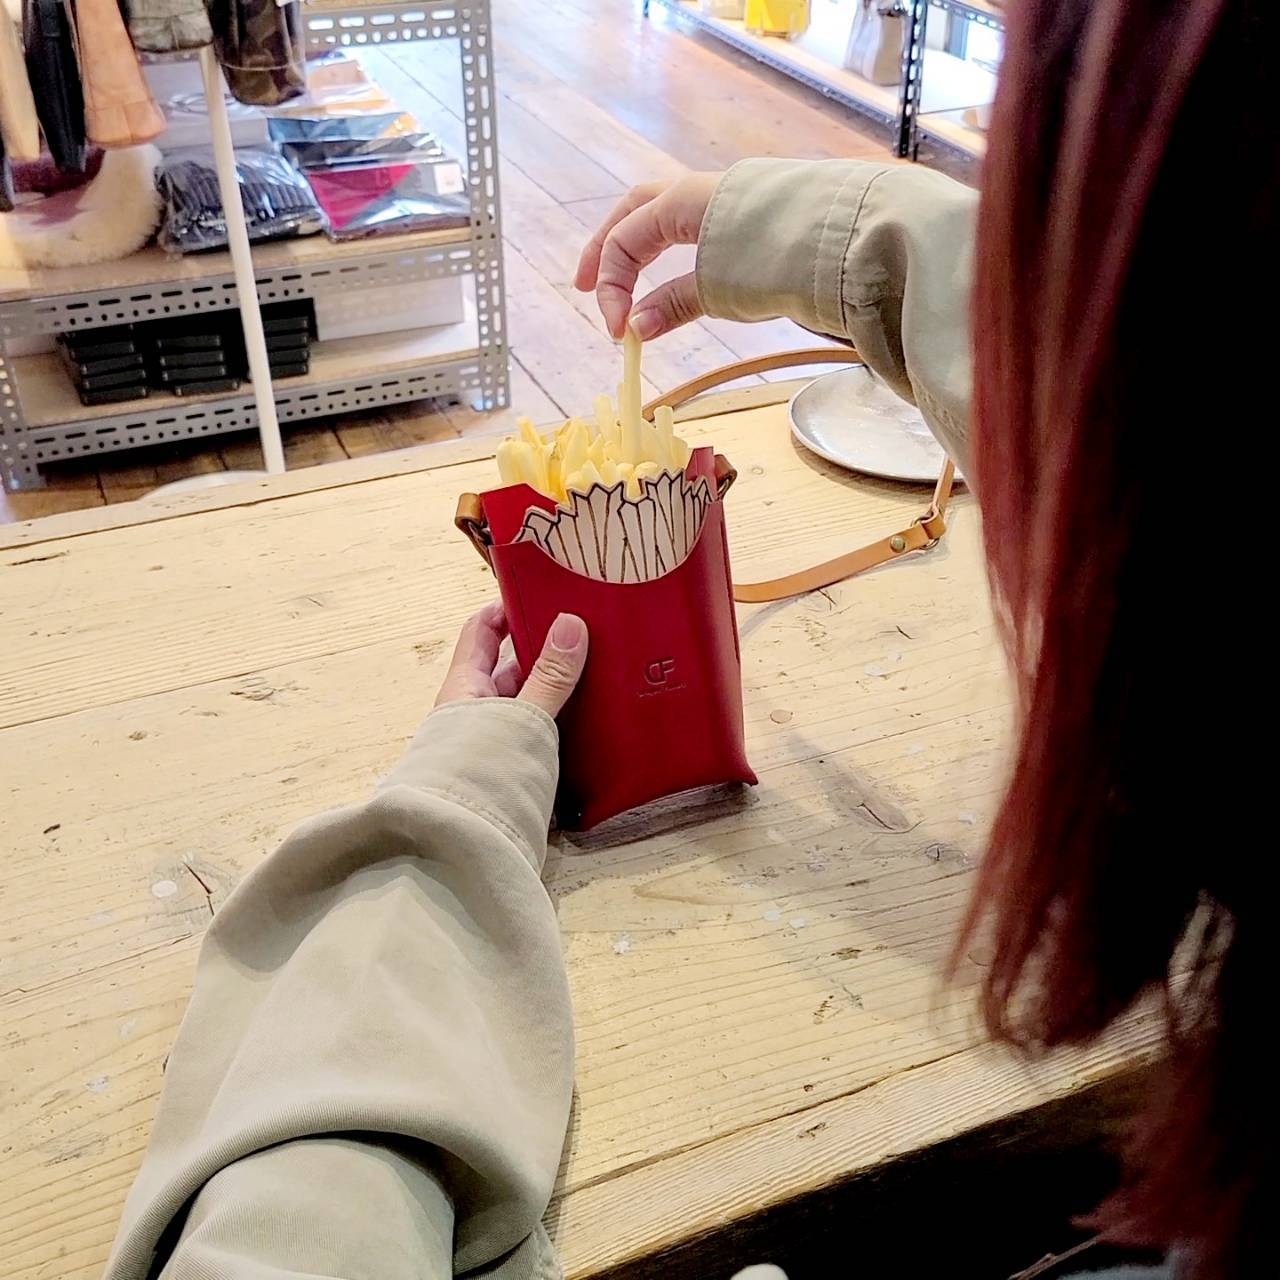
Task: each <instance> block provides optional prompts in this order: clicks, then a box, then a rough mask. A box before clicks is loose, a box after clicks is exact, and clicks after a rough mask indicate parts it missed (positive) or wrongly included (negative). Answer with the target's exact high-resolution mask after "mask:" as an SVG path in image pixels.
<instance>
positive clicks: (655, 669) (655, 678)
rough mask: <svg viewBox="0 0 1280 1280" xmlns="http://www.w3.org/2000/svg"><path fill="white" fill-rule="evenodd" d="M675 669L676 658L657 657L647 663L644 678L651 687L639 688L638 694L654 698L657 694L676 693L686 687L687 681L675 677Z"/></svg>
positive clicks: (642, 696)
mask: <svg viewBox="0 0 1280 1280" xmlns="http://www.w3.org/2000/svg"><path fill="white" fill-rule="evenodd" d="M675 670H676V660H675V659H674V658H655V659H654V660H653V661H652V662H649V663H646V664H645V668H644V678H645V682H646V683H647V684H648V686H649V687H648V688H647V689H637V690H636V693H637V696H639V697H641V698H652V697H653V696H654V695H655V694H659V693H675V692H676V691H677V690H679V689H683V688H685V682H684V681H683V680H677V679H676V678H675Z"/></svg>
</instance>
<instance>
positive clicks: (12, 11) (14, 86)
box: [0, 0, 40, 161]
mask: <svg viewBox="0 0 1280 1280" xmlns="http://www.w3.org/2000/svg"><path fill="white" fill-rule="evenodd" d="M0 152H7V153H8V156H9V159H10V160H11V161H12V160H34V159H35V158H36V156H38V155H39V154H40V120H39V117H37V115H36V104H35V99H34V98H33V97H32V95H31V81H30V80H29V79H28V77H27V64H26V59H25V57H24V55H23V52H22V4H21V0H0Z"/></svg>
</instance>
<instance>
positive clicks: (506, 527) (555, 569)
mask: <svg viewBox="0 0 1280 1280" xmlns="http://www.w3.org/2000/svg"><path fill="white" fill-rule="evenodd" d="M688 474H689V475H690V477H693V476H695V475H706V476H707V477H708V479H709V481H710V484H711V491H712V493H713V494H715V493H716V480H715V469H714V461H713V457H712V452H711V450H710V449H699V450H696V451H695V452H694V456H693V458H692V459H691V460H690V463H689V471H688ZM480 501H481V504H482V506H483V510H484V514H485V519H486V523H487V524H488V526H489V536H490V538H491V539H492V546H491V549H490V552H491V556H492V564H493V569H494V573H495V574H496V576H497V579H498V587H499V590H500V591H501V593H502V601H503V605H504V606H505V608H506V614H507V622H508V625H509V626H510V629H511V638H512V642H513V644H514V647H515V652H516V658H517V660H518V661H519V663H520V666H521V669H522V670H523V671H524V672H525V673H526V674H527V673H528V671H529V669H530V667H531V666H532V664H533V661H534V659H535V658H536V657H537V656H538V653H539V652H540V651H541V649H542V644H543V641H544V639H545V638H546V634H547V632H548V631H549V630H550V628H551V624H552V623H553V622H554V621H555V619H556V617H557V615H559V614H561V613H575V614H577V615H578V616H579V617H581V618H582V619H583V620H584V621H585V622H586V624H587V627H588V629H589V632H590V637H591V640H590V651H589V656H588V658H587V666H586V671H585V672H584V673H583V677H582V680H581V683H580V684H579V685H578V688H577V691H576V692H575V693H574V695H573V697H572V699H571V700H570V702H569V704H568V706H567V707H566V708H565V709H564V711H563V712H561V715H560V744H561V746H560V754H561V775H560V792H559V796H558V798H557V801H556V813H557V816H558V818H559V821H560V825H561V826H563V827H566V828H568V829H571V830H582V829H585V828H587V827H592V826H595V825H596V824H597V823H600V822H603V821H604V820H605V819H606V818H611V817H613V816H614V815H615V814H619V813H622V812H624V811H625V810H627V809H632V808H635V807H636V806H637V805H641V804H645V803H647V802H648V801H651V800H656V799H658V798H659V797H661V796H667V795H671V794H673V793H675V792H678V791H687V790H689V789H690V788H693V787H701V786H707V785H710V784H713V783H727V782H747V783H754V782H755V781H756V776H755V774H754V773H753V772H752V769H751V766H750V765H749V764H748V763H747V756H746V748H745V744H744V735H743V723H742V672H741V660H740V655H739V649H738V627H737V620H736V618H735V615H734V605H733V587H732V582H733V579H732V576H731V574H730V571H729V547H728V540H727V537H726V533H725V522H724V505H723V503H722V502H721V501H720V497H719V496H717V497H716V498H715V499H714V500H713V501H712V502H710V503H709V504H708V506H707V512H706V516H705V517H704V520H703V525H702V529H701V532H700V533H699V534H698V537H697V541H696V542H695V544H694V546H693V547H692V549H691V550H690V551H689V553H688V555H687V556H686V557H685V559H684V560H683V561H681V562H680V563H679V564H678V565H676V567H675V568H674V569H671V570H670V571H669V572H667V573H665V574H664V575H663V576H661V577H658V578H653V579H651V580H649V581H647V582H629V583H617V582H602V581H598V580H596V579H594V578H589V577H586V576H585V575H583V574H580V573H576V572H575V571H574V570H572V569H570V568H567V567H565V566H564V565H561V564H558V563H557V562H556V561H555V560H553V559H552V558H551V557H550V556H549V555H547V553H546V552H544V551H543V550H542V548H541V547H539V546H538V545H536V544H535V543H533V542H514V541H512V539H513V538H514V537H515V535H516V534H517V533H518V532H519V529H520V525H521V523H522V522H523V519H524V515H525V513H526V512H527V511H528V509H529V507H530V506H534V505H538V506H542V507H544V508H546V509H548V510H552V509H554V503H552V502H551V500H550V499H548V498H545V497H543V496H542V495H540V494H538V493H536V492H535V491H534V490H532V489H530V488H528V487H527V486H525V485H511V486H508V487H506V488H504V489H496V490H492V491H490V492H489V493H485V494H481V495H480Z"/></svg>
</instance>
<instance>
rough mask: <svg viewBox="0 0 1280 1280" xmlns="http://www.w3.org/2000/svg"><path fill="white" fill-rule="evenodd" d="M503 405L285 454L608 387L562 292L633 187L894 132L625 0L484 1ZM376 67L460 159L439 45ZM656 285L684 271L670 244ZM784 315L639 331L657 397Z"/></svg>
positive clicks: (128, 461)
mask: <svg viewBox="0 0 1280 1280" xmlns="http://www.w3.org/2000/svg"><path fill="white" fill-rule="evenodd" d="M493 11H494V20H495V26H496V31H497V38H496V68H497V79H498V86H499V103H498V125H499V144H500V151H501V160H502V171H501V180H502V213H503V222H504V231H505V236H504V241H505V250H506V273H507V274H506V279H507V290H508V304H507V305H508V313H509V316H508V322H509V326H510V338H511V352H512V362H511V378H512V398H513V405H512V409H511V410H509V411H504V412H502V413H498V414H493V415H485V414H481V413H477V412H475V411H473V410H471V409H470V408H468V407H465V406H460V405H444V404H439V403H436V402H432V401H425V402H421V403H417V404H409V405H402V406H398V407H394V408H390V409H384V410H380V411H378V412H370V413H363V414H358V415H351V416H349V417H345V418H330V419H325V420H324V421H322V422H318V423H315V424H312V425H306V424H303V425H300V426H294V427H290V428H288V429H287V433H286V437H285V454H286V459H287V462H288V465H289V467H290V468H295V467H302V466H308V465H311V464H314V463H320V462H330V461H336V460H338V459H341V458H345V457H358V456H361V455H364V454H368V453H375V452H377V451H379V450H384V449H397V448H403V447H405V446H407V445H412V444H418V443H424V442H429V441H434V440H440V439H446V438H450V437H454V436H458V435H461V434H464V433H473V432H483V431H495V430H503V429H505V428H506V427H507V426H508V425H509V424H510V422H511V421H512V419H513V417H514V415H515V414H517V413H520V414H529V415H530V416H531V417H533V418H534V419H535V420H536V421H549V420H552V419H555V418H557V417H562V416H564V415H565V414H567V413H569V412H571V411H573V412H580V411H582V410H583V409H584V408H586V407H588V406H589V405H590V404H591V401H592V398H593V396H595V395H596V394H597V393H598V392H600V391H602V390H607V389H609V388H610V387H612V386H614V385H615V384H616V382H617V380H618V375H619V364H620V360H619V355H618V352H617V350H616V348H615V347H614V345H613V343H612V342H611V341H610V339H609V338H608V337H607V336H606V335H605V333H604V331H603V326H602V324H601V323H600V320H599V317H598V315H597V313H596V310H595V305H594V299H593V298H591V297H588V296H584V295H581V294H579V293H577V292H575V290H574V289H573V287H572V284H571V279H572V275H573V268H574V265H575V263H576V260H577V254H578V250H579V248H580V247H581V244H582V241H583V239H584V238H585V237H586V235H587V234H588V231H589V230H590V229H591V228H592V227H594V225H595V224H596V222H597V221H598V220H599V219H600V218H601V217H602V216H603V215H604V214H605V213H606V212H607V211H608V209H609V208H610V207H611V205H612V204H613V202H614V201H615V199H616V198H617V197H618V196H619V195H620V194H621V193H622V192H623V191H624V190H625V189H626V188H627V187H628V186H630V185H632V184H633V183H636V182H642V181H646V180H649V179H653V178H655V177H663V176H670V175H675V174H679V173H681V172H683V171H685V170H686V169H722V168H724V167H726V166H727V165H729V164H732V163H733V162H734V161H736V160H739V159H741V158H742V157H743V156H747V155H795V156H806V157H829V156H865V157H871V158H883V157H886V156H887V154H888V138H887V131H884V130H881V129H879V128H877V127H875V126H873V125H871V124H869V123H868V122H866V121H863V120H861V119H860V118H858V117H856V116H854V115H852V114H851V113H849V112H847V111H845V110H844V109H843V108H840V107H838V106H835V105H834V104H831V103H829V102H827V101H826V100H824V99H823V98H822V97H821V96H820V95H818V94H815V93H811V92H810V91H808V90H806V89H804V88H802V87H801V86H799V85H797V84H795V83H794V82H792V81H790V80H788V79H786V78H785V77H783V76H780V75H778V74H776V73H774V72H772V71H769V70H768V69H767V68H764V67H762V66H760V65H759V64H758V63H756V62H753V61H752V60H751V59H749V58H747V57H745V56H744V55H741V54H738V53H736V52H734V51H732V50H730V49H728V48H726V47H725V46H723V45H721V44H720V43H719V42H717V41H715V40H712V39H710V38H708V37H705V36H697V35H692V34H690V33H688V32H685V31H683V30H681V29H679V28H678V27H676V26H674V25H672V23H671V20H670V19H669V17H668V16H667V15H666V13H665V11H655V13H654V14H653V16H652V17H651V18H649V19H648V20H645V19H644V18H642V17H641V16H640V5H639V3H638V2H633V0H549V2H548V3H544V4H538V5H532V4H528V3H526V2H525V0H493ZM361 56H362V57H363V58H364V59H365V60H366V65H367V66H368V68H369V70H370V72H371V74H372V75H373V76H374V77H375V78H376V79H377V80H378V81H379V82H380V83H382V84H383V85H384V87H385V88H387V89H388V90H390V91H391V92H392V93H393V94H395V95H396V96H398V97H399V98H400V99H401V100H402V101H403V102H404V103H405V104H406V105H407V106H409V107H410V109H412V110H413V111H414V112H415V113H416V114H417V115H418V116H419V118H420V120H421V122H422V123H423V125H424V126H425V127H426V128H428V129H430V130H432V131H433V132H435V133H436V134H437V135H438V136H439V137H440V138H441V140H442V141H443V143H444V144H445V146H446V147H447V148H449V149H450V150H452V151H453V152H454V153H455V154H463V145H462V120H461V115H462V94H461V82H460V79H459V76H458V65H457V54H456V49H455V48H454V47H453V45H452V43H450V42H439V43H431V44H421V45H411V46H407V47H405V48H403V49H399V50H395V51H394V52H382V51H364V52H362V55H361ZM667 258H668V259H669V260H664V262H663V263H661V264H657V267H656V269H655V273H654V275H653V277H652V280H651V282H656V280H657V279H658V278H662V277H665V276H666V275H673V274H678V273H679V272H682V271H686V270H689V269H691V267H692V263H693V250H692V248H690V249H688V250H687V251H681V252H675V253H672V254H669V255H667ZM812 341H813V339H812V336H811V335H809V334H806V333H803V332H802V331H801V330H798V329H797V328H795V326H793V325H791V324H789V323H786V322H777V323H769V324H761V325H739V324H731V323H728V322H726V321H717V320H707V321H703V322H702V323H700V324H697V325H693V326H690V327H688V328H686V329H684V330H682V331H681V332H680V333H679V334H673V335H670V336H668V337H667V338H664V339H661V340H660V341H658V342H656V343H654V344H652V345H651V347H650V348H648V349H647V351H646V374H647V376H648V378H649V380H650V387H651V388H652V390H653V391H655V392H656V391H657V390H660V389H661V387H663V386H668V387H669V386H673V385H675V384H676V383H678V382H681V381H684V380H685V379H686V378H687V377H689V376H691V375H692V374H694V373H699V372H703V371H705V370H707V369H710V368H713V367H715V366H717V365H720V364H724V363H727V362H729V361H731V360H734V359H736V358H740V357H742V356H747V355H753V354H762V353H764V352H767V351H777V350H783V349H785V348H787V347H790V346H805V345H811V344H812ZM260 465H261V462H260V457H259V453H258V448H257V439H256V436H255V435H253V434H252V433H249V434H247V435H243V436H227V437H222V438H221V442H220V443H215V442H212V441H207V440H206V441H202V442H192V443H191V444H189V445H174V446H161V447H159V448H157V449H154V450H146V451H141V450H130V451H128V452H125V453H121V454H117V455H109V456H106V457H103V458H100V459H96V460H94V461H93V462H92V463H89V462H87V461H86V462H85V463H78V464H68V465H66V466H64V467H61V468H58V469H56V470H54V469H51V470H50V471H49V473H48V476H49V485H48V487H47V488H46V489H44V490H42V491H39V492H33V493H26V494H5V493H3V492H0V521H9V520H23V519H29V518H32V517H34V516H40V515H45V514H50V513H53V512H59V511H69V510H75V509H77V508H81V507H91V506H97V505H101V504H103V503H108V502H122V501H128V500H131V499H134V498H137V497H140V496H141V495H142V494H144V493H146V492H148V491H149V490H151V489H154V488H155V487H156V486H157V485H161V484H165V483H168V482H170V481H172V480H177V479H181V478H182V477H185V476H189V475H195V474H200V473H202V472H208V471H220V470H224V469H236V468H254V467H258V466H260Z"/></svg>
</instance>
